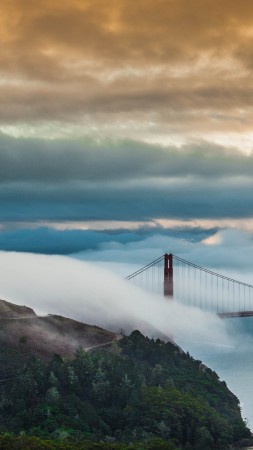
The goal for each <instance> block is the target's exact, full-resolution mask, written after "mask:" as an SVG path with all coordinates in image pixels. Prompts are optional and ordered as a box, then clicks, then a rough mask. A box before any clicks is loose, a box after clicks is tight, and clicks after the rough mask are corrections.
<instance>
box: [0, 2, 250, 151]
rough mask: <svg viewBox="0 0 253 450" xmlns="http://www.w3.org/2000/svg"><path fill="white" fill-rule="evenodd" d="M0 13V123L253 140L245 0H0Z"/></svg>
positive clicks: (157, 137)
mask: <svg viewBox="0 0 253 450" xmlns="http://www.w3.org/2000/svg"><path fill="white" fill-rule="evenodd" d="M0 15H1V34H0V41H1V44H2V52H1V58H0V67H1V71H0V75H1V83H0V98H1V108H0V121H1V122H2V129H4V127H6V126H7V129H9V128H8V127H13V126H14V131H15V132H16V133H22V130H21V129H20V128H17V125H18V124H19V126H21V125H22V126H24V125H25V126H26V128H25V131H24V132H25V133H31V134H32V133H37V134H38V133H40V135H41V134H43V129H41V128H39V127H40V126H41V125H42V123H43V124H44V125H45V124H47V128H46V130H47V132H48V133H51V134H54V133H57V134H58V135H59V134H62V135H64V134H65V132H66V130H68V131H67V132H68V133H70V134H72V135H73V134H74V133H76V132H77V131H78V133H81V134H82V133H84V134H87V133H88V134H92V135H101V134H102V135H103V134H106V135H108V134H109V135H111V134H112V133H113V134H116V135H118V136H125V137H129V136H130V135H132V134H136V135H137V136H138V138H139V139H141V140H145V139H146V140H147V139H148V140H149V141H150V140H151V141H152V140H153V141H164V140H165V141H166V140H168V139H169V140H171V139H172V140H173V139H174V140H177V141H180V140H181V141H182V139H183V140H185V139H186V140H187V138H188V137H189V136H191V137H193V136H198V137H202V138H203V136H205V137H208V138H209V140H211V141H212V140H214V139H215V140H216V141H217V140H218V141H224V140H228V141H229V139H230V142H231V141H233V136H234V138H235V137H236V138H237V141H238V142H240V137H241V141H242V140H243V139H242V136H244V146H246V147H247V148H248V147H250V146H251V144H250V142H248V141H249V140H250V133H251V130H252V127H251V124H252V95H253V92H252V86H251V84H252V83H251V69H252V50H251V49H252V39H253V34H252V17H253V6H252V2H251V1H250V0H242V1H241V2H240V4H238V2H237V0H219V1H218V0H215V1H213V0H189V1H187V2H185V1H184V0H177V1H175V0H168V1H164V0H157V1H156V2H155V3H154V2H153V1H152V0H145V1H143V0H139V1H138V2H136V3H135V4H133V2H132V1H130V0H119V1H117V2H115V1H114V0H108V1H107V2H106V3H105V2H104V1H102V0H94V1H92V2H91V1H90V0H75V1H72V0H71V1H70V0H64V1H58V0H57V1H54V2H53V3H52V2H49V1H47V0H43V2H41V3H40V5H37V4H36V5H35V3H34V2H32V1H26V2H25V3H24V2H23V1H20V0H11V1H9V0H3V1H2V2H1V7H0ZM15 126H16V128H15ZM55 128H56V129H57V130H55ZM39 129H40V131H39ZM14 131H13V129H12V132H14ZM210 135H211V136H210ZM214 135H215V136H214Z"/></svg>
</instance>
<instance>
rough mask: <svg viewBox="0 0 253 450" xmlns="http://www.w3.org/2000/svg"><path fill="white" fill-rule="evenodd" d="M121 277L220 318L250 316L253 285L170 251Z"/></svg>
mask: <svg viewBox="0 0 253 450" xmlns="http://www.w3.org/2000/svg"><path fill="white" fill-rule="evenodd" d="M125 279H126V280H127V281H129V282H131V283H133V284H134V285H136V286H138V287H140V288H143V289H145V290H148V291H149V292H153V293H155V294H160V295H164V296H165V297H167V298H170V299H172V298H175V299H176V300H177V301H179V302H180V303H183V304H187V305H190V306H195V307H197V308H200V309H202V310H205V311H210V312H213V313H216V314H218V315H219V316H220V317H221V318H233V317H251V316H253V285H251V284H248V283H244V282H242V281H238V280H235V279H233V278H229V277H227V276H225V275H222V274H220V273H216V272H214V271H212V270H210V269H206V268H204V267H201V266H199V265H197V264H194V263H192V262H189V261H186V260H185V259H183V258H180V257H179V256H176V255H174V254H172V253H170V254H168V253H166V254H165V255H162V256H160V257H159V258H157V259H155V260H154V261H152V262H151V263H149V264H147V265H146V266H144V267H142V268H140V269H139V270H137V271H136V272H134V273H132V274H130V275H128V277H126V278H125Z"/></svg>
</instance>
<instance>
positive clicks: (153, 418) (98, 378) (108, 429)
mask: <svg viewBox="0 0 253 450" xmlns="http://www.w3.org/2000/svg"><path fill="white" fill-rule="evenodd" d="M25 345H26V344H25V342H22V343H20V349H19V350H11V349H8V351H7V349H6V348H2V349H0V370H1V373H0V375H1V379H2V380H1V396H0V413H1V416H0V417H1V419H0V432H1V433H2V436H1V438H0V448H6V449H8V448H10V449H11V448H17V449H18V448H28V449H29V448H30V449H33V448H36V449H37V448H38V449H39V448H41V449H44V448H48V449H54V448H61V449H66V450H67V449H71V448H83V449H99V448H104V449H112V450H113V449H127V448H133V449H138V450H141V449H149V450H151V449H155V450H159V449H164V450H165V449H168V450H176V449H179V450H181V449H185V450H204V449H205V450H226V449H228V448H231V446H233V445H235V443H236V442H240V441H241V442H242V441H243V440H245V439H247V438H250V432H249V430H248V429H247V427H246V425H245V423H244V422H243V420H242V418H241V414H240V409H239V405H238V399H237V398H236V397H235V396H234V395H233V394H232V393H231V392H230V391H229V390H228V388H227V387H226V384H225V383H224V382H221V381H220V380H219V378H218V376H217V375H216V373H215V372H213V371H211V370H210V369H208V368H207V367H206V366H204V365H203V364H202V363H201V361H196V360H194V359H193V358H192V357H191V356H190V355H189V354H185V353H184V352H182V350H181V349H180V348H178V347H176V346H175V345H174V344H172V343H170V342H168V343H164V342H162V341H160V340H159V339H157V340H155V341H154V340H150V339H148V338H146V337H144V336H143V335H142V334H141V333H140V332H138V331H135V332H133V333H132V334H131V335H130V336H129V337H124V338H123V339H122V340H121V341H119V342H118V343H117V344H116V343H114V345H112V346H111V347H110V348H107V349H105V348H104V349H102V348H101V349H100V350H96V351H93V352H85V351H84V350H82V349H81V348H80V349H79V350H78V351H77V352H76V355H75V358H73V359H66V360H65V359H63V358H61V357H60V356H57V355H56V356H55V357H54V358H53V359H52V361H50V363H48V364H46V363H44V362H43V361H41V360H40V359H38V358H36V357H34V356H32V357H31V356H30V357H29V355H28V354H27V353H26V352H25ZM22 352H23V354H22ZM10 434H12V436H10ZM15 436H19V437H18V438H15ZM29 436H30V438H29ZM31 436H37V438H40V441H38V440H36V439H37V438H34V437H33V438H31ZM22 439H23V442H26V444H25V447H22V446H18V445H21V444H20V442H21V441H22ZM34 439H35V441H34ZM45 439H46V440H47V441H45ZM48 439H50V440H51V441H50V442H49V441H48ZM24 440H26V441H24ZM98 442H100V444H98ZM140 442H142V444H139V443H140ZM36 443H37V444H36ZM15 445H16V446H15ZM22 445H24V443H23V444H22ZM36 445H37V447H36ZM129 445H130V446H132V447H129Z"/></svg>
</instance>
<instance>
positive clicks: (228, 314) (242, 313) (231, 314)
mask: <svg viewBox="0 0 253 450" xmlns="http://www.w3.org/2000/svg"><path fill="white" fill-rule="evenodd" d="M217 315H218V316H219V317H220V318H221V319H230V318H235V317H253V311H238V312H224V313H217Z"/></svg>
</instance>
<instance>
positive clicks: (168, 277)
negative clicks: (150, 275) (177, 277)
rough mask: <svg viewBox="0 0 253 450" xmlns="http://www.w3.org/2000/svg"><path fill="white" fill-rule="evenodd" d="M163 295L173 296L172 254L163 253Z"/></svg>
mask: <svg viewBox="0 0 253 450" xmlns="http://www.w3.org/2000/svg"><path fill="white" fill-rule="evenodd" d="M163 289H164V290H163V292H164V297H170V298H172V297H173V255H172V253H170V254H169V255H168V253H165V255H164V288H163Z"/></svg>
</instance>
